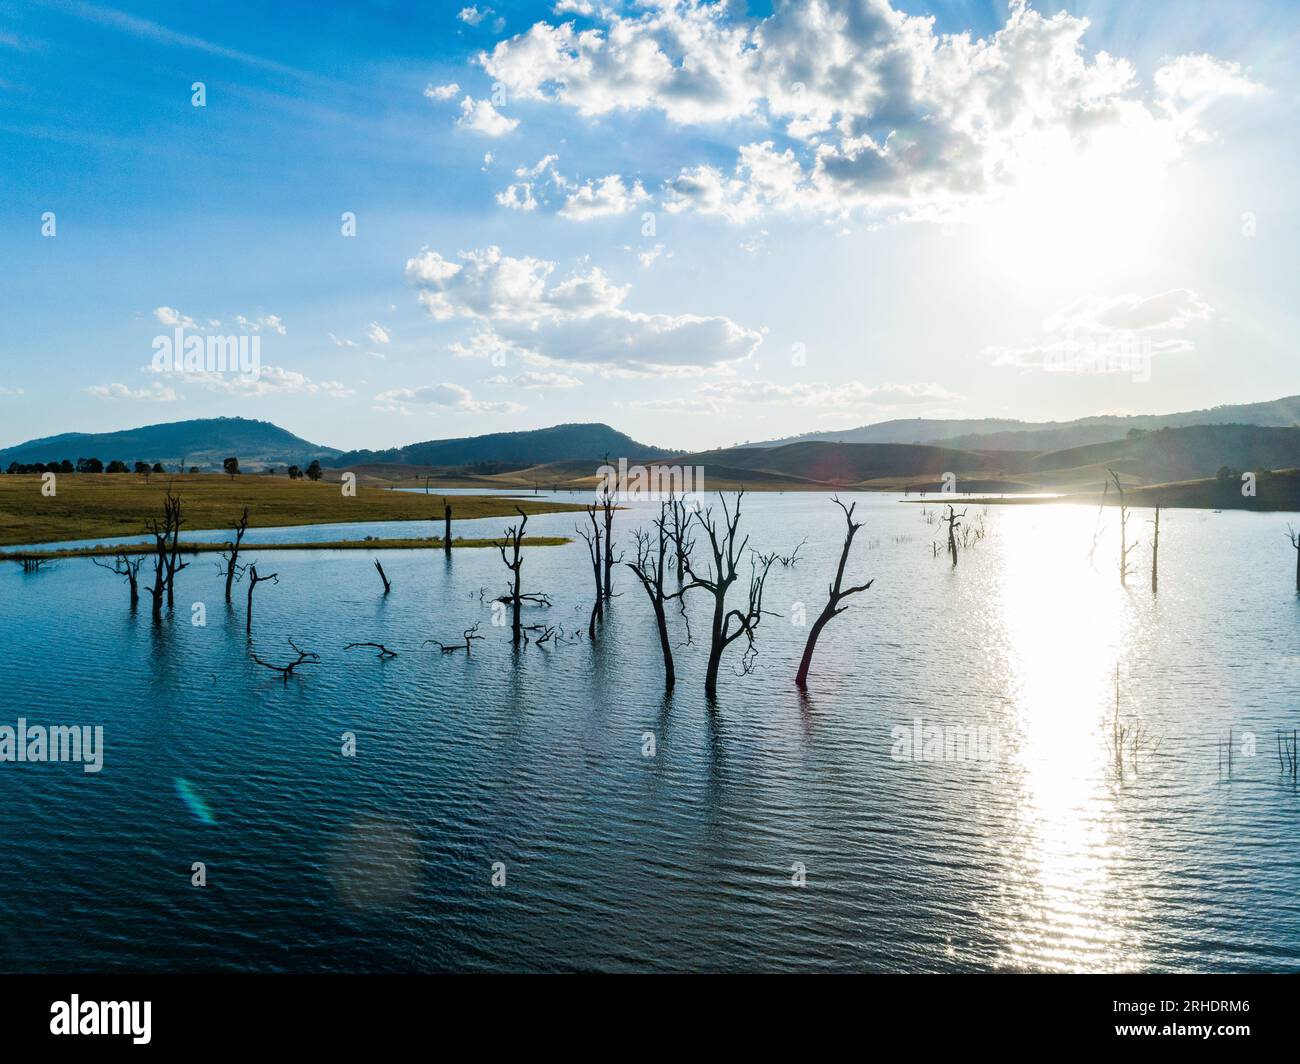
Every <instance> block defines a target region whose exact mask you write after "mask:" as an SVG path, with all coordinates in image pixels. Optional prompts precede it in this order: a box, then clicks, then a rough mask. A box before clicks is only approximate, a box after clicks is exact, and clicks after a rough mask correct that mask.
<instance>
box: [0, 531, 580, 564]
mask: <svg viewBox="0 0 1300 1064" xmlns="http://www.w3.org/2000/svg"><path fill="white" fill-rule="evenodd" d="M570 542H572V541H571V540H570V539H568V538H567V537H566V536H525V537H524V540H523V545H524V546H525V547H561V546H563V545H564V544H566V543H570ZM497 546H503V547H504V546H508V542H507V541H506V540H505V539H501V538H489V539H459V538H457V537H454V536H453V537H452V541H451V547H452V550H461V549H463V548H482V547H497ZM155 549H156V548H155V546H154V544H152V543H123V544H119V545H117V546H114V545H112V544H109V545H105V544H102V543H97V544H95V546H93V547H69V548H67V549H66V550H35V551H32V550H24V551H0V562H23V561H59V560H61V559H63V558H112V557H115V556H116V555H118V554H125V555H131V556H134V555H138V554H152V553H154V550H155ZM229 549H230V544H229V543H186V542H185V541H184V540H182V541H181V542H180V543H179V544H178V545H177V550H178V551H179V552H180V553H181V554H218V553H220V552H222V551H225V550H229ZM268 550H436V551H441V550H442V540H441V539H333V540H323V541H321V542H319V543H250V542H248V541H247V540H245V541H244V544H243V546H241V547H240V556H241V557H243V556H244V555H246V554H260V553H261V552H262V551H268Z"/></svg>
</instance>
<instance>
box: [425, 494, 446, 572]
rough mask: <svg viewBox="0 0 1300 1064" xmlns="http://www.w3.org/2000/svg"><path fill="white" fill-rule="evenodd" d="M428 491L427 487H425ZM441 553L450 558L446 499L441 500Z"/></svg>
mask: <svg viewBox="0 0 1300 1064" xmlns="http://www.w3.org/2000/svg"><path fill="white" fill-rule="evenodd" d="M425 488H426V490H428V486H427V485H426V486H425ZM442 522H443V524H442V552H443V554H445V555H446V556H447V557H448V558H450V557H451V503H449V502H448V501H447V499H446V497H445V496H444V497H443V500H442Z"/></svg>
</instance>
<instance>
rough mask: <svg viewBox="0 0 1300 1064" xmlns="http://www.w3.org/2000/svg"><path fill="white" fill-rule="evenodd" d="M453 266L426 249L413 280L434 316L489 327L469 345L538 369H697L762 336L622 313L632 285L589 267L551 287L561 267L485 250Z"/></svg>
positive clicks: (702, 322) (724, 360) (721, 362)
mask: <svg viewBox="0 0 1300 1064" xmlns="http://www.w3.org/2000/svg"><path fill="white" fill-rule="evenodd" d="M459 258H460V260H461V261H460V262H450V261H448V260H447V259H444V258H443V257H442V256H441V255H440V254H438V253H437V252H436V251H432V250H429V249H428V248H425V249H423V250H422V251H421V252H420V254H419V255H417V256H415V257H414V258H411V259H409V260H408V261H407V263H406V277H407V280H408V281H409V282H410V283H411V284H413V285H414V286H415V287H416V288H417V289H418V290H419V300H420V302H421V303H422V304H423V305H424V307H425V309H426V310H427V311H428V312H429V314H430V315H431V316H432V317H433V318H434V319H436V320H450V319H455V318H468V319H474V320H477V321H479V322H481V323H482V324H483V326H484V328H483V329H482V330H481V332H480V337H478V338H476V339H475V341H474V345H475V346H474V347H473V348H472V349H466V348H463V347H461V349H460V350H457V349H456V348H455V347H454V348H453V351H455V352H456V353H458V354H468V355H472V354H491V353H495V352H501V351H513V352H514V353H515V354H517V355H518V356H520V357H522V358H523V359H525V360H527V361H532V362H534V363H535V364H542V365H569V366H586V367H591V368H599V369H603V370H620V371H627V372H632V373H650V372H655V371H660V372H664V371H666V372H675V373H679V374H680V373H693V372H701V371H703V370H706V369H717V368H720V367H724V366H727V365H729V364H733V363H737V362H740V361H743V360H745V359H747V358H748V357H749V356H750V355H751V354H752V353H753V352H754V350H755V348H757V346H758V344H759V343H760V341H761V339H762V337H761V335H760V334H759V333H758V332H756V331H754V330H752V329H747V328H744V327H743V326H740V325H737V324H736V323H735V322H733V321H731V320H730V319H729V318H726V317H722V316H717V315H714V316H701V315H696V314H677V315H672V314H647V313H640V312H636V311H631V310H628V309H626V308H625V307H624V306H623V304H624V302H625V301H626V298H627V295H628V292H629V290H630V286H627V285H617V284H615V283H613V282H612V281H610V279H609V278H608V277H607V276H606V275H605V273H604V272H603V271H601V270H600V269H598V268H593V269H591V270H589V271H588V272H586V273H576V274H574V275H572V276H570V277H568V278H567V279H565V280H564V281H561V282H559V283H555V284H552V283H550V276H551V274H552V273H553V272H554V270H555V266H556V264H555V263H554V262H548V261H546V260H543V259H536V258H531V257H527V256H525V257H522V258H514V257H512V256H508V255H504V254H502V252H501V249H500V248H497V247H489V248H486V249H482V250H478V251H470V252H462V253H461V254H460V255H459Z"/></svg>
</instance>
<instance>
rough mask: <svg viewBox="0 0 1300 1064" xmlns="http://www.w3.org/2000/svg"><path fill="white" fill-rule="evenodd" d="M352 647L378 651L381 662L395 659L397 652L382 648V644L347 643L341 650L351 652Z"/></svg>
mask: <svg viewBox="0 0 1300 1064" xmlns="http://www.w3.org/2000/svg"><path fill="white" fill-rule="evenodd" d="M354 647H371V648H373V649H374V650H378V651H379V658H380V660H381V661H382V660H383V659H384V658H395V657H397V651H396V650H389V649H388V648H387V647H386V646H384V644H383V643H349V644H348V645H347V646H345V647H344V648H343V649H344V650H352V649H353V648H354Z"/></svg>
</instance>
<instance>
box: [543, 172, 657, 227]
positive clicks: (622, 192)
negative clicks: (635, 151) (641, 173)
mask: <svg viewBox="0 0 1300 1064" xmlns="http://www.w3.org/2000/svg"><path fill="white" fill-rule="evenodd" d="M649 198H650V197H649V196H648V195H647V194H646V191H645V189H644V188H642V187H641V182H639V181H634V182H633V183H632V187H631V188H628V187H627V185H625V184H624V183H623V178H622V177H621V176H620V175H618V174H610V175H608V176H607V177H602V178H600V179H599V180H597V181H594V182H593V181H588V182H587V183H586V184H585V185H580V186H579V187H577V188H576V189H574V190H573V192H572V193H570V194H569V197H568V198H567V199H566V200H565V201H564V206H563V207H561V208H560V210H559V215H560V217H561V218H568V219H570V220H572V221H578V222H585V221H587V220H588V219H591V218H604V217H608V216H609V215H612V214H626V213H627V212H628V211H630V210H631V209H632V208H633V207H635V206H636V205H637V204H638V203H644V202H645V201H646V200H648V199H649Z"/></svg>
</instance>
